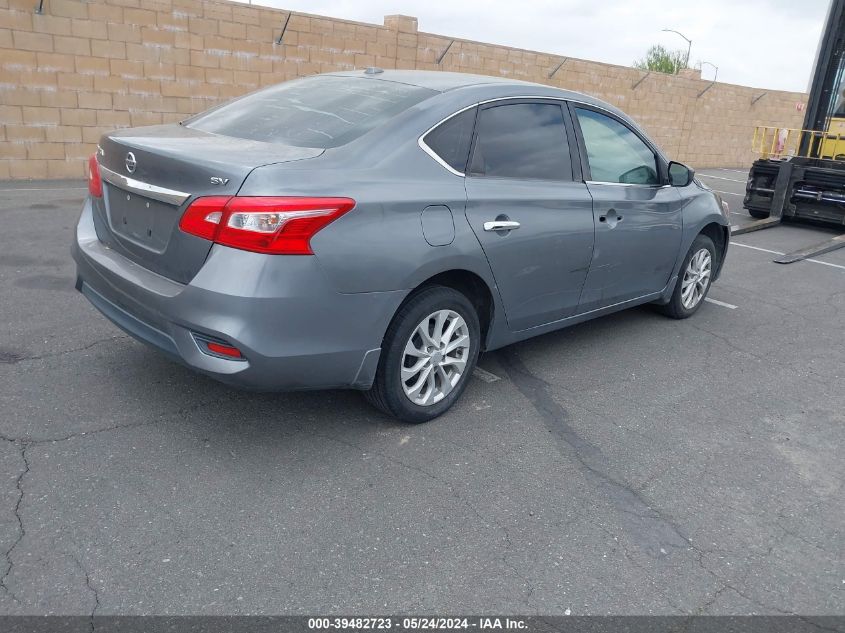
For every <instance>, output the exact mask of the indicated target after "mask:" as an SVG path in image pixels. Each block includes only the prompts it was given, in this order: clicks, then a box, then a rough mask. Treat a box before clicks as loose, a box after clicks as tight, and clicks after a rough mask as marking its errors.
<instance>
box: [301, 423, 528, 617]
mask: <svg viewBox="0 0 845 633" xmlns="http://www.w3.org/2000/svg"><path fill="white" fill-rule="evenodd" d="M297 429H298V430H299V431H300V432H302V433H307V434H309V435H311V436H313V437H319V438H322V439H326V440H329V441H331V442H336V443H338V444H341V445H343V446H347V447H349V448H354V449H356V450H359V451H361V452H362V453H364V454H369V455H376V456H378V457H381V458H382V459H384V460H387V461H388V462H390V463H391V464H395V465H397V466H399V467H400V468H405V469H407V470H410V471H413V472H416V473H419V474H421V475H423V476H425V477H428V478H429V479H431V480H433V481H436V482H437V483H439V484H441V485H443V486H445V487H446V488H447V489H448V490H449V492H450V494H451V495H452V497H453V498H454V499H456V500H457V501H459V502H460V503H461V504H462V505H464V506H465V507H466V508H467V509H468V510H469V511H470V512H472V514H473V515H475V517H476V519H478V521H479V522H480V523H481V524H483V525H486V526H487V527H492V528H494V529H498V530H499V531H500V532H501V533H502V540H503V541H504V543H505V550H504V552H503V554H502V556H501V558H500V560H501V562H502V563H503V564H504V565H505V566H506V567H508V568H509V569H510V570H511V571H512V572H513V573H514V575H515V576H516V577H517V578H519V579H520V580H522V581H523V583H524V584H525V586H526V591H525V595H524V596H523V598H522V599H523V602H524V603H525V604H526V605H527V604H528V600H529V599H530V598H531V596H532V595H533V594H534V585H533V584H532V583H531V582H530V581H529V580H528V578H527V577H526V576H524V575H523V574H522V573H521V572H520V571H519V570H518V569H517V568H516V566H515V565H514V564H513V563H512V562H510V561H509V560H508V552H510V551H511V549H512V548H513V541H512V540H511V535H510V531H509V530H508V528H506V527H505V526H504V525H502V524H501V523H499V522H498V521H496V520H495V519H493V518H492V517H490V516H485V515H484V514H482V512H481V511H480V510H479V509H478V508H476V507H475V505H473V504H472V503H471V502H470V501H469V500H468V499H466V498H465V497H464V496H463V495H461V494H460V492H458V490H457V489H456V488H455V485H454V484H453V483H452V482H451V481H450V480H448V479H444V478H442V477H439V476H437V475H435V474H434V473H432V472H430V471H428V470H426V469H424V468H420V467H419V466H417V465H415V464H409V463H407V462H405V461H403V460H401V459H397V458H396V457H393V456H391V455H387V454H386V453H383V452H381V451H377V450H373V449H372V448H370V447H364V446H361V445H360V444H356V443H355V442H351V441H349V440H346V439H343V438H340V437H337V436H336V435H329V434H326V433H320V432H318V431H315V430H313V429H308V428H304V427H302V426H298V427H297Z"/></svg>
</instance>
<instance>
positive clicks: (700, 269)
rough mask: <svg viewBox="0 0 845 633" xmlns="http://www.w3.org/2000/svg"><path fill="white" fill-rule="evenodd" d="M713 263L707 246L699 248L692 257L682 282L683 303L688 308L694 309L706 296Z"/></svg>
mask: <svg viewBox="0 0 845 633" xmlns="http://www.w3.org/2000/svg"><path fill="white" fill-rule="evenodd" d="M712 263H713V258H712V257H711V256H710V251H709V250H707V249H706V248H701V249H699V250H698V251H696V252H695V254H694V255H693V256H692V257H691V258H690V260H689V264H687V269H686V270H685V271H684V279H683V281H682V283H681V303H682V304H683V305H684V307H685V308H686V309H687V310H692V309H693V308H694V307H695V306H697V305H698V304H699V303H700V302H701V300H702V299H703V298H704V294H705V293H706V292H707V287H708V286H709V285H710V272H711V267H712Z"/></svg>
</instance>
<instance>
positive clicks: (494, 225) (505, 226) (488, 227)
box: [484, 220, 520, 231]
mask: <svg viewBox="0 0 845 633" xmlns="http://www.w3.org/2000/svg"><path fill="white" fill-rule="evenodd" d="M519 227H520V224H519V222H515V221H514V220H495V221H493V222H485V223H484V230H485V231H513V230H514V229H518V228H519Z"/></svg>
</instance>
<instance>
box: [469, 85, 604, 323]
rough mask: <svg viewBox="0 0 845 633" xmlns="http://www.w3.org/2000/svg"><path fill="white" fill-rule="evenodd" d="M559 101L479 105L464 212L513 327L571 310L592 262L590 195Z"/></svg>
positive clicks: (521, 101)
mask: <svg viewBox="0 0 845 633" xmlns="http://www.w3.org/2000/svg"><path fill="white" fill-rule="evenodd" d="M565 107H566V106H565V104H564V105H562V103H561V102H559V101H544V100H508V101H505V102H501V101H499V102H494V103H491V104H487V105H486V106H482V107H481V108H480V109H479V112H478V119H477V123H476V127H475V133H474V136H473V145H472V151H471V154H470V161H469V167H468V170H467V171H468V173H467V178H466V190H467V208H466V215H467V219H468V220H469V223H470V225H471V226H472V229H473V231H474V232H475V234H476V236H477V237H478V240H479V242H480V243H481V246H482V248H483V249H484V253H485V254H486V256H487V259H488V261H489V262H490V266H491V268H492V270H493V275H494V277H495V279H496V284H497V286H498V288H499V292H500V294H501V297H502V301H503V304H504V307H505V313H506V316H507V320H508V325H509V326H510V328H511V329H512V330H524V329H526V328H530V327H534V326H537V325H542V324H544V323H548V322H551V321H555V320H558V319H561V318H564V317H566V316H569V315H571V314H572V313H574V312H575V309H576V308H577V306H578V298H579V296H580V294H581V287H582V286H583V284H584V279H585V277H586V274H587V269H588V267H589V264H590V258H591V254H592V246H593V214H592V201H591V199H590V194H589V192H588V190H587V187H586V185H585V184H584V183H583V182H582V181H581V178H580V167H579V165H578V162H577V156H578V154H577V152H576V151H575V150H576V148H575V147H574V143H573V144H572V145H573V146H572V147H570V142H569V139H570V138H572V136H573V133H572V130H571V122H570V121H569V118H568V117H567V116H565V114H566V113H565V111H564V110H563V108H565ZM573 158H575V160H573ZM573 167H575V169H576V172H577V173H575V174H574V173H573ZM574 176H577V177H574Z"/></svg>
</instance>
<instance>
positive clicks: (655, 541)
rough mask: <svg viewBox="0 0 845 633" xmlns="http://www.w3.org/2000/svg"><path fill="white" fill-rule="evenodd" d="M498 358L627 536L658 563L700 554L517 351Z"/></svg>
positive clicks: (502, 353) (513, 349)
mask: <svg viewBox="0 0 845 633" xmlns="http://www.w3.org/2000/svg"><path fill="white" fill-rule="evenodd" d="M500 359H501V364H502V366H503V367H504V369H505V371H506V372H507V374H508V375H509V377H510V379H511V381H512V382H513V384H514V385H515V386H516V388H517V389H518V390H519V391H520V393H522V395H523V396H524V397H525V398H527V399H528V401H529V402H531V404H532V406H533V407H534V408H535V409H536V411H537V412H538V413H539V414H540V417H541V418H542V420H543V422H544V423H545V425H546V427H547V429H548V430H549V432H550V433H552V435H553V436H554V437H555V438H556V439H557V440H558V442H559V444H560V447H561V449H562V451H561V452H563V453H569V454H571V455H572V457H573V458H574V459H575V461H576V462H577V463H578V464H580V466H581V470H582V471H583V473H584V476H585V477H587V478H588V479H591V480H593V481H594V482H595V483H596V484H597V485H598V486H599V487H601V488H602V489H603V490H604V492H605V494H606V496H607V498H608V499H609V500H610V502H611V504H612V505H613V506H614V507H615V509H617V510H618V511H620V514H621V516H622V517H623V519H624V522H625V530H626V532H627V533H628V534H629V536H631V537H632V538H633V539H634V541H635V542H636V543H637V544H638V545H639V547H641V548H642V549H643V550H645V551H646V552H647V553H648V554H649V555H651V556H652V557H654V558H660V557H661V556H665V555H667V553H668V552H667V549H688V550H692V551H695V552H698V553H699V555H700V550H699V548H698V547H696V546H695V545H694V544H693V543H692V541H691V540H690V538H689V537H687V536H686V535H685V534H684V533H683V531H682V530H681V528H680V527H679V526H678V525H676V524H675V522H674V521H673V520H672V519H671V517H669V516H667V515H666V514H665V513H664V512H661V511H660V510H658V509H657V508H654V507H652V506H651V504H650V503H649V502H648V501H647V500H646V499H645V497H644V496H643V493H642V491H641V490H639V489H637V488H635V487H634V486H631V485H629V484H627V483H626V482H625V481H624V480H623V479H622V478H621V477H619V476H616V475H614V474H613V473H612V472H611V468H610V466H609V464H608V463H607V458H606V457H605V456H604V455H603V453H602V451H601V450H600V449H599V448H598V447H597V446H595V445H593V444H592V443H590V442H589V441H588V440H587V439H585V438H583V437H582V436H581V435H579V434H578V432H577V431H576V430H575V429H574V428H573V427H572V426H571V425H570V424H569V423H568V421H567V419H568V414H567V412H566V410H565V409H564V408H563V407H562V406H561V405H560V404H558V403H557V401H555V399H554V398H553V397H552V395H551V394H550V393H549V386H550V385H549V383H547V382H546V381H544V380H543V379H542V378H539V377H538V376H536V375H535V374H533V373H532V372H531V371H530V370H529V369H528V368H527V367H526V366H525V364H524V363H523V362H522V359H521V358H520V357H519V355H518V353H517V351H516V350H515V348H513V347H511V348H507V349H505V350H502V352H501V353H500Z"/></svg>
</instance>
